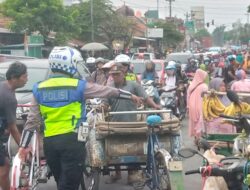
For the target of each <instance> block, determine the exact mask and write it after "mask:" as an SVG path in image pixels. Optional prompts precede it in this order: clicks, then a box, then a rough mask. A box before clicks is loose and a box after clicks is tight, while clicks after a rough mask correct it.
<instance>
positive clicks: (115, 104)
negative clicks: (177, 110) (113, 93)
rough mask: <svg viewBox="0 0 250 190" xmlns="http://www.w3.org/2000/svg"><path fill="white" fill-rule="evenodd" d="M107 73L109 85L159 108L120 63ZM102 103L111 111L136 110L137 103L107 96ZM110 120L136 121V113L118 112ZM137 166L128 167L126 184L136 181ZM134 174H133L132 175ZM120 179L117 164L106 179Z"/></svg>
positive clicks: (113, 180)
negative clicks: (112, 174)
mask: <svg viewBox="0 0 250 190" xmlns="http://www.w3.org/2000/svg"><path fill="white" fill-rule="evenodd" d="M109 74H110V75H111V76H112V78H113V82H112V83H111V84H110V85H109V86H111V87H115V88H119V89H121V90H125V91H128V92H130V93H133V94H135V95H137V96H138V97H142V99H143V100H144V102H145V103H146V104H147V105H149V106H150V107H152V108H154V109H160V105H157V104H155V102H154V101H153V100H152V99H151V98H150V97H149V96H147V94H146V93H145V91H144V90H143V88H142V86H141V85H140V84H138V83H136V82H135V81H127V80H126V76H125V72H124V67H123V65H122V64H120V63H116V64H114V65H113V66H112V67H111V69H110V71H109ZM103 103H104V104H106V105H109V106H110V108H111V111H113V112H114V111H135V110H137V105H136V104H135V103H133V102H132V101H126V100H125V101H124V100H118V99H117V98H107V99H104V100H103ZM110 121H116V122H133V121H137V115H136V114H120V115H119V114H118V115H114V116H112V118H111V119H110ZM136 169H137V168H134V167H133V168H130V170H129V172H128V184H132V183H133V182H136V181H137V180H139V179H138V177H140V176H138V175H136V174H137V171H136ZM134 174H135V175H134ZM119 179H121V172H120V171H119V166H118V167H116V174H115V175H114V176H111V178H110V181H107V183H112V182H115V181H116V180H119Z"/></svg>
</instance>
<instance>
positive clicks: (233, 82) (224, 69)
mask: <svg viewBox="0 0 250 190" xmlns="http://www.w3.org/2000/svg"><path fill="white" fill-rule="evenodd" d="M249 63H250V52H248V51H244V52H230V53H221V54H217V55H215V56H209V57H204V56H203V55H200V57H199V58H198V59H196V60H195V59H192V60H190V63H189V64H188V66H187V68H186V72H193V74H194V77H193V80H192V82H191V83H190V85H189V88H188V91H187V107H188V110H189V112H188V113H189V135H190V136H191V137H194V140H195V143H197V140H198V139H199V138H200V137H201V136H202V135H203V134H204V133H222V134H225V133H236V128H235V126H233V125H231V124H229V123H226V122H224V121H223V119H222V118H221V117H220V116H219V115H220V114H225V113H227V114H230V115H237V114H240V112H241V113H245V114H249V113H250V112H249V109H248V108H249V106H248V104H246V103H249V100H248V99H249V98H248V97H247V95H246V97H241V102H246V103H244V104H243V103H242V104H241V103H240V105H239V106H238V107H237V106H235V104H234V103H233V102H231V101H230V100H229V99H228V97H227V96H226V95H216V97H215V96H214V94H213V95H212V96H214V97H211V95H206V93H207V91H208V90H209V91H212V92H214V91H218V92H226V91H229V90H231V91H234V92H241V93H246V94H247V93H250V88H249V85H250V79H248V78H247V74H249V73H250V72H249V71H250V65H249ZM208 99H209V100H208ZM194 101H195V102H196V104H193V103H192V102H194ZM210 107H212V108H211V109H212V111H213V112H214V113H213V112H212V111H211V110H210ZM216 107H217V108H216ZM239 108H240V109H239ZM208 109H209V111H207V110H208ZM236 110H237V111H236ZM207 112H209V113H207ZM211 112H212V113H211Z"/></svg>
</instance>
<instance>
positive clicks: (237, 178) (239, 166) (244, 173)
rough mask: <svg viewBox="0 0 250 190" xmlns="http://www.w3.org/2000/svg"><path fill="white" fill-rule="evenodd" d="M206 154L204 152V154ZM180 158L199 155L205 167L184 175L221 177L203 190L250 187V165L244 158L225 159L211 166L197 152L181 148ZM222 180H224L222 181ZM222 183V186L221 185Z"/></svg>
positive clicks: (204, 186) (242, 189) (235, 189)
mask: <svg viewBox="0 0 250 190" xmlns="http://www.w3.org/2000/svg"><path fill="white" fill-rule="evenodd" d="M249 148H250V147H249ZM205 153H206V152H205ZM178 154H179V156H181V157H182V158H191V157H193V156H194V155H199V156H201V157H202V158H203V159H204V160H205V163H206V164H205V165H203V166H201V167H199V168H198V169H195V170H189V171H186V172H185V175H191V174H201V176H202V177H203V178H204V179H209V178H208V177H211V176H217V177H223V178H219V179H220V180H218V178H217V180H213V183H210V184H209V185H206V182H205V184H203V189H204V190H209V189H213V190H217V189H218V190H227V189H228V190H248V189H249V185H250V180H249V177H250V175H249V174H250V164H249V161H248V159H247V158H244V157H225V158H222V159H220V161H219V162H218V163H216V164H212V163H211V162H209V161H208V159H207V158H206V157H205V156H203V155H202V154H201V153H199V152H198V151H196V150H194V149H191V148H183V149H180V150H179V152H178ZM223 179H224V180H223ZM223 183H224V184H223Z"/></svg>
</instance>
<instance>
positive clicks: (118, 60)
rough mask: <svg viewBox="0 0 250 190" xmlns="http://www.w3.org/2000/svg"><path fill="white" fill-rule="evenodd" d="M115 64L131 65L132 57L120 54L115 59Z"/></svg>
mask: <svg viewBox="0 0 250 190" xmlns="http://www.w3.org/2000/svg"><path fill="white" fill-rule="evenodd" d="M115 63H126V64H128V65H129V64H130V57H129V56H127V55H125V54H120V55H117V56H116V57H115Z"/></svg>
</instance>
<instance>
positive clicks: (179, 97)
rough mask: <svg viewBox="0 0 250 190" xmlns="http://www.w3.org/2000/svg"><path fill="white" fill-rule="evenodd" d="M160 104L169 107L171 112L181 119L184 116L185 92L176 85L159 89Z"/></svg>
mask: <svg viewBox="0 0 250 190" xmlns="http://www.w3.org/2000/svg"><path fill="white" fill-rule="evenodd" d="M160 93H161V95H160V103H161V106H162V107H164V108H166V109H170V110H171V111H172V113H173V114H174V115H175V116H176V117H178V118H179V119H180V120H183V119H184V118H185V116H186V93H185V90H184V88H182V87H180V86H178V87H175V88H172V89H169V90H163V89H160Z"/></svg>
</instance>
